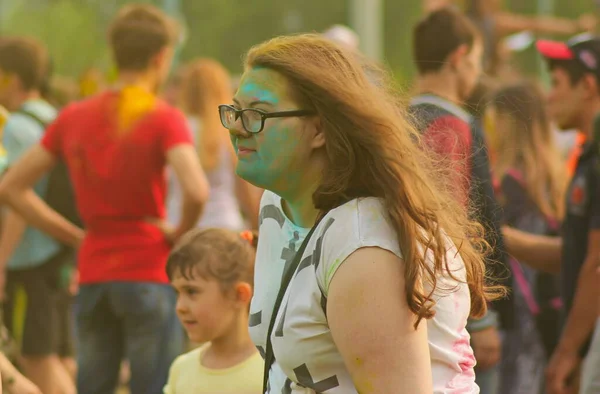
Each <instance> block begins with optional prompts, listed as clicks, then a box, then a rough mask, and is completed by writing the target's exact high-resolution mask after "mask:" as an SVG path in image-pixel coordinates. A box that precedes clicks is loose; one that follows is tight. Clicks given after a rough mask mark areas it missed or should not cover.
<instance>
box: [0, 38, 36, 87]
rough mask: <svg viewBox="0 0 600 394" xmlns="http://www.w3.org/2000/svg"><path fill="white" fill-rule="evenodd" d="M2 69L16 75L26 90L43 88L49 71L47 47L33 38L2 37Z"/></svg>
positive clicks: (0, 54)
mask: <svg viewBox="0 0 600 394" xmlns="http://www.w3.org/2000/svg"><path fill="white" fill-rule="evenodd" d="M0 70H2V72H4V73H6V74H14V75H16V76H17V78H19V81H20V82H21V85H22V87H23V89H25V90H41V89H42V86H43V84H44V83H45V82H46V80H47V73H48V53H47V51H46V48H44V46H43V45H42V44H40V43H39V42H38V41H36V40H34V39H31V38H25V37H7V38H2V39H0Z"/></svg>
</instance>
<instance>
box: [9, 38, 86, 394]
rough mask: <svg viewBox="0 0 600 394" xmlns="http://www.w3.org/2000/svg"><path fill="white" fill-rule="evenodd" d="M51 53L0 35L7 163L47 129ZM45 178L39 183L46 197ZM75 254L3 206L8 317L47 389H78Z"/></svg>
mask: <svg viewBox="0 0 600 394" xmlns="http://www.w3.org/2000/svg"><path fill="white" fill-rule="evenodd" d="M48 63H49V61H48V55H47V52H46V50H45V48H43V46H42V45H40V44H39V43H37V42H36V41H33V40H30V39H24V38H3V39H2V40H0V105H2V106H4V107H6V108H7V109H8V110H9V111H11V112H12V113H11V116H10V117H9V118H8V120H7V122H6V125H5V126H4V133H3V136H2V143H3V145H4V148H5V150H6V158H7V160H6V161H7V169H6V171H10V168H11V167H12V166H13V165H14V164H15V162H17V161H18V160H19V159H20V158H21V156H22V155H23V154H24V153H25V152H26V151H27V150H28V149H29V148H30V147H31V146H33V145H35V144H37V143H38V142H39V140H40V138H41V137H42V135H43V134H44V124H48V123H50V122H52V121H53V120H54V118H55V117H56V115H57V112H56V110H55V109H54V108H53V107H52V106H51V105H50V104H48V103H47V102H46V101H44V100H43V98H42V95H41V93H40V91H41V89H42V87H43V85H44V83H45V81H46V78H47V77H48V72H47V70H48ZM47 186H48V178H43V179H42V180H40V181H39V182H38V183H37V184H36V185H35V188H34V190H35V192H36V194H38V196H40V197H41V198H44V196H45V193H46V190H47ZM71 266H72V261H70V259H68V258H67V256H66V254H65V253H64V252H63V248H62V247H61V245H60V244H59V243H58V242H57V241H55V240H54V239H52V238H50V237H49V236H48V235H46V234H44V233H42V232H41V231H39V230H37V229H35V228H33V227H29V226H27V224H26V223H25V221H24V220H23V219H22V218H21V217H20V216H18V215H17V214H16V213H14V212H12V211H10V210H5V212H4V217H3V220H2V230H1V233H0V294H2V295H3V296H4V298H5V300H4V301H5V304H4V313H3V315H4V321H5V323H6V326H7V327H8V329H9V331H10V333H11V335H12V336H13V338H14V339H15V340H16V341H17V343H18V345H19V347H20V352H21V354H22V368H23V370H24V372H25V374H26V375H27V376H28V377H29V378H30V379H31V380H32V381H33V382H34V383H35V384H36V385H37V386H38V387H39V388H40V390H41V391H42V392H43V393H48V394H53V393H75V387H74V382H73V378H72V376H71V373H70V372H69V369H70V367H71V365H74V363H73V361H72V344H71V333H70V327H71V324H70V321H69V320H70V316H71V313H70V308H71V305H70V300H71V298H70V295H69V292H68V287H69V284H70V277H69V276H70V275H69V273H70V271H71Z"/></svg>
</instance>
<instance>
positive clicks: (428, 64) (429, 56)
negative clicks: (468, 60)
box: [413, 7, 479, 74]
mask: <svg viewBox="0 0 600 394" xmlns="http://www.w3.org/2000/svg"><path fill="white" fill-rule="evenodd" d="M478 39H479V31H478V30H477V27H475V25H474V24H473V23H472V22H471V21H470V20H469V18H467V17H466V16H465V15H463V14H461V13H460V12H459V11H458V10H456V9H454V8H453V7H445V8H441V9H439V10H437V11H434V12H432V13H430V14H429V15H427V16H426V17H425V18H424V19H423V20H421V21H420V22H419V23H418V24H417V25H416V26H415V28H414V30H413V57H414V60H415V64H416V66H417V69H418V71H419V74H427V73H429V72H435V71H439V70H440V69H441V68H442V67H443V66H444V63H445V62H446V60H447V59H448V56H450V54H451V53H452V52H454V51H455V50H457V49H458V48H459V47H460V46H461V45H467V47H468V48H469V50H470V49H471V48H472V47H473V44H474V43H475V41H476V40H478Z"/></svg>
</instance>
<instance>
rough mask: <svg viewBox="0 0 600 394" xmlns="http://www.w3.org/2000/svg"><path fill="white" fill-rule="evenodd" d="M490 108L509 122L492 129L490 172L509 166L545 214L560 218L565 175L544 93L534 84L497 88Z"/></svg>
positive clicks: (500, 172) (502, 171) (501, 173)
mask: <svg viewBox="0 0 600 394" xmlns="http://www.w3.org/2000/svg"><path fill="white" fill-rule="evenodd" d="M491 108H492V109H493V110H495V113H496V114H497V115H501V116H505V117H506V119H507V120H508V121H509V123H508V124H507V127H506V129H502V130H496V131H495V133H496V140H497V145H498V146H497V147H495V150H496V156H497V159H496V161H495V163H494V173H495V175H496V176H497V177H498V178H499V179H502V177H503V176H504V174H506V172H507V171H508V170H510V169H517V170H519V171H520V172H521V173H522V174H523V177H524V186H525V189H526V191H527V194H528V195H529V197H530V198H531V199H532V201H533V202H534V203H535V205H536V206H537V207H538V208H539V210H540V211H541V212H542V213H543V214H544V215H546V216H548V217H552V218H555V219H562V217H563V215H564V199H565V194H566V191H567V185H568V180H569V177H568V176H567V171H566V164H565V161H564V159H563V158H562V156H561V154H560V152H559V150H558V148H557V146H556V143H555V141H554V136H553V134H552V129H551V127H550V120H549V118H548V114H547V112H546V107H545V101H544V96H543V93H542V91H541V89H540V88H539V87H538V86H537V85H536V84H534V83H530V82H523V83H519V84H515V85H511V86H507V87H505V88H502V89H500V90H499V91H498V92H496V94H495V95H494V97H493V99H492V102H491Z"/></svg>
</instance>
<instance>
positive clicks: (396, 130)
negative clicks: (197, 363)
mask: <svg viewBox="0 0 600 394" xmlns="http://www.w3.org/2000/svg"><path fill="white" fill-rule="evenodd" d="M365 68H366V67H365V64H364V63H363V62H361V61H359V59H358V58H357V55H356V54H355V53H352V52H349V51H348V50H346V49H344V48H342V47H340V46H337V45H336V44H334V43H332V42H331V41H329V40H327V39H326V38H323V37H319V36H316V35H300V36H292V37H279V38H276V39H274V40H272V41H269V42H266V43H263V44H261V45H258V46H257V47H255V48H253V49H252V50H251V51H250V52H249V53H248V57H247V59H246V69H245V72H244V75H243V77H242V80H241V83H240V87H239V89H238V91H237V93H236V95H235V97H234V99H233V102H232V104H230V105H221V106H220V107H219V108H220V112H221V122H222V123H223V126H225V127H226V128H228V129H229V131H230V134H231V139H232V142H233V145H234V147H235V149H236V152H237V155H238V159H239V160H238V164H237V173H238V175H240V176H241V177H242V178H244V179H246V180H247V181H249V182H250V183H252V184H254V185H256V186H258V187H261V188H264V189H266V191H265V193H264V194H263V198H262V202H261V212H260V232H261V241H260V243H259V246H258V252H257V259H256V261H257V266H256V276H255V280H256V287H255V289H256V294H255V295H254V297H253V298H252V305H251V311H250V312H251V314H250V322H249V324H250V332H251V336H252V339H253V340H254V342H255V344H256V345H257V346H259V347H260V348H259V351H260V350H262V351H264V352H265V360H266V362H265V364H266V365H267V366H268V369H269V376H268V379H265V380H266V381H265V387H266V392H268V393H270V394H275V393H277V394H279V393H298V394H299V393H309V392H311V393H312V392H324V393H328V394H337V393H344V394H346V393H359V392H360V393H378V394H399V393H435V394H442V393H449V392H454V393H458V392H460V393H473V394H475V393H478V392H479V389H478V388H477V385H476V384H475V375H474V371H473V367H474V365H475V360H474V357H473V351H472V349H471V347H470V345H469V335H468V333H467V331H466V324H467V318H468V317H469V315H473V316H474V317H480V316H482V314H484V313H485V311H486V301H487V300H489V299H493V298H494V296H498V293H499V292H498V291H499V290H501V289H489V288H487V287H486V286H484V264H483V260H482V255H481V254H480V253H479V251H480V249H479V248H475V247H474V245H473V244H472V243H471V242H469V240H472V241H473V242H474V243H476V244H478V245H479V244H481V242H478V241H479V240H480V239H481V233H480V231H478V230H479V229H480V227H479V226H477V225H475V224H474V223H472V222H469V221H468V219H467V214H466V209H464V207H462V206H460V205H459V203H458V201H457V199H456V198H454V197H453V195H452V194H451V193H450V191H449V188H448V186H447V185H444V184H443V178H442V177H438V176H437V173H436V171H434V169H433V167H432V165H433V164H432V161H431V160H430V159H429V158H428V157H427V153H426V152H425V150H423V149H420V147H419V146H417V144H415V140H418V139H419V137H418V135H417V132H416V131H415V130H414V129H413V128H412V127H411V126H410V125H409V122H408V121H407V120H406V119H405V118H404V117H403V116H401V114H400V108H402V106H401V105H400V103H399V102H398V100H396V99H395V97H394V96H392V95H390V94H389V92H387V91H386V88H387V87H388V86H391V85H388V83H387V82H388V81H384V79H383V78H381V80H380V81H378V82H381V83H378V84H374V83H373V82H372V81H371V80H370V79H369V78H368V76H367V75H366V73H365ZM378 77H379V74H378ZM384 82H385V83H384ZM365 103H367V104H365ZM494 290H497V291H494Z"/></svg>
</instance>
